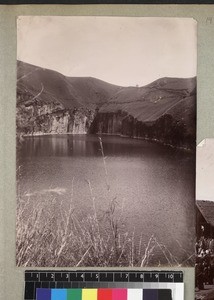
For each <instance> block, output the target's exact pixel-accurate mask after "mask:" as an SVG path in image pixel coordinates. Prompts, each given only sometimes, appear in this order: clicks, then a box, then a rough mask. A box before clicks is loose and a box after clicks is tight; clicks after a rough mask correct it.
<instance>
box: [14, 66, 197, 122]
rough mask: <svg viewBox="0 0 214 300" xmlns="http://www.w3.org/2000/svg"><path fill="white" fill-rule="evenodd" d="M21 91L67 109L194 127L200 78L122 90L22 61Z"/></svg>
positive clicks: (177, 79) (20, 74)
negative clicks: (123, 114) (167, 116)
mask: <svg viewBox="0 0 214 300" xmlns="http://www.w3.org/2000/svg"><path fill="white" fill-rule="evenodd" d="M17 69H18V77H17V78H18V84H17V91H18V92H20V93H26V92H27V93H29V94H32V97H33V96H35V95H37V94H38V93H39V92H40V91H41V90H42V87H43V88H44V90H43V92H42V94H41V95H40V96H39V99H40V100H41V101H42V102H47V103H48V102H59V103H61V104H62V105H63V106H64V107H65V108H73V107H77V108H78V107H87V108H92V109H94V108H96V107H100V112H101V113H108V112H117V111H118V110H121V111H125V112H127V113H128V114H130V115H132V116H133V117H134V118H136V119H137V120H139V121H143V122H150V121H155V120H157V119H159V118H160V117H161V116H163V115H165V114H171V115H172V116H173V117H174V118H175V119H177V120H182V121H184V123H186V124H187V125H189V124H192V121H193V118H194V116H195V90H196V79H195V78H189V79H183V78H167V77H166V78H161V79H158V80H156V81H154V82H152V83H151V84H149V85H147V86H144V87H120V86H116V85H112V84H109V83H107V82H104V81H101V80H99V79H96V78H92V77H66V76H63V75H62V74H60V73H58V72H55V71H51V70H48V69H43V68H40V67H36V66H33V65H30V64H27V63H23V62H20V61H19V62H18V67H17Z"/></svg>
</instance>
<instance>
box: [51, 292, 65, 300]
mask: <svg viewBox="0 0 214 300" xmlns="http://www.w3.org/2000/svg"><path fill="white" fill-rule="evenodd" d="M51 300H67V290H66V289H52V290H51Z"/></svg>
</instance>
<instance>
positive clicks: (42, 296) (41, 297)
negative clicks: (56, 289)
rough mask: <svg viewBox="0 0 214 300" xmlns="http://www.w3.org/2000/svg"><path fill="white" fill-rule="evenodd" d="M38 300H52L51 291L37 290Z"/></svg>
mask: <svg viewBox="0 0 214 300" xmlns="http://www.w3.org/2000/svg"><path fill="white" fill-rule="evenodd" d="M36 300H51V289H36Z"/></svg>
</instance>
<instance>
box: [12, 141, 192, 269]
mask: <svg viewBox="0 0 214 300" xmlns="http://www.w3.org/2000/svg"><path fill="white" fill-rule="evenodd" d="M99 141H100V151H101V157H102V160H103V167H104V169H105V177H106V188H107V193H108V191H110V189H111V187H110V185H109V181H108V171H107V164H106V157H105V154H104V149H103V145H102V140H101V138H100V140H99ZM19 171H20V170H19V169H18V172H19ZM86 184H87V185H88V188H89V191H90V199H89V200H90V202H91V207H92V210H91V212H89V213H87V215H86V216H85V217H82V218H81V217H80V215H78V214H77V212H76V210H75V205H74V202H73V195H74V191H75V178H73V180H72V182H71V199H70V203H69V204H68V203H64V202H63V199H62V198H61V200H60V201H59V199H57V198H54V197H51V198H45V197H42V195H41V196H40V197H38V198H37V201H36V202H35V201H32V199H30V196H29V197H28V198H27V200H25V199H22V197H21V196H20V195H19V191H18V205H17V224H16V229H17V233H16V236H17V240H16V262H17V265H18V266H25V267H26V266H28V267H30V266H31V267H32V266H33V267H41V266H43V267H60V266H75V267H81V266H96V267H101V266H102V267H117V266H123V267H130V266H136V267H146V266H150V265H151V264H152V261H153V259H154V256H155V253H156V251H158V253H159V255H160V256H161V259H160V261H159V262H158V263H157V265H161V264H163V265H164V264H165V265H168V266H175V265H177V266H179V264H180V262H178V259H177V258H176V256H175V255H174V254H172V253H171V252H170V251H169V250H168V249H167V247H166V246H165V245H163V244H162V243H160V242H159V241H158V240H157V238H156V237H155V236H154V235H153V236H151V237H150V238H149V240H148V242H147V244H144V243H143V240H142V237H139V238H137V237H136V235H135V230H133V232H128V231H127V230H125V229H124V226H123V225H124V219H123V204H119V203H118V202H117V199H116V198H113V199H110V200H109V205H108V208H107V209H106V211H104V212H100V211H98V210H97V207H96V195H94V193H93V186H92V184H91V182H90V181H89V180H88V181H87V182H86ZM193 258H194V254H193V255H189V254H188V253H186V259H185V261H184V262H182V265H185V264H186V265H192V264H193Z"/></svg>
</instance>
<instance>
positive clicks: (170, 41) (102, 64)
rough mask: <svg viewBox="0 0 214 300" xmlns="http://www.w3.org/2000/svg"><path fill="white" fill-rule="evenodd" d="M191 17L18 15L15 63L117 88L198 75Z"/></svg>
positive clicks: (195, 31)
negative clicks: (166, 78) (93, 80)
mask: <svg viewBox="0 0 214 300" xmlns="http://www.w3.org/2000/svg"><path fill="white" fill-rule="evenodd" d="M196 37H197V24H196V22H195V21H194V20H193V19H191V18H141V17H136V18H135V17H88V16H87V17H70V16H69V17H56V16H20V17H18V20H17V59H18V60H21V61H24V62H27V63H31V64H33V65H36V66H40V67H43V68H48V69H52V70H55V71H58V72H60V73H62V74H64V75H66V76H75V77H78V76H80V77H84V76H91V77H95V78H99V79H101V80H104V81H107V82H110V83H113V84H116V85H121V86H136V85H139V86H143V85H146V84H148V83H150V82H152V81H154V80H156V79H158V78H161V77H182V78H189V77H193V76H196V59H197V53H196V51H197V50H196V49H197V46H196V45H197V38H196Z"/></svg>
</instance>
